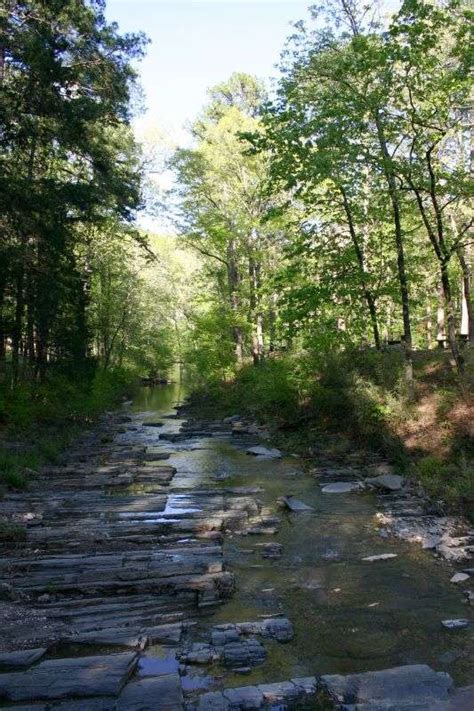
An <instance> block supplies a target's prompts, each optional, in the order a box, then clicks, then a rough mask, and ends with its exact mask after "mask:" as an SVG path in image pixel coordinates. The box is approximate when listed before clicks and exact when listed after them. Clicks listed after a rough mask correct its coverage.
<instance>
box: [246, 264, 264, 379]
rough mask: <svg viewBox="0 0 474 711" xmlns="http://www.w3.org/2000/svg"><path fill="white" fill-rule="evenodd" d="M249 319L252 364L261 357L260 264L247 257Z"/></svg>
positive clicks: (257, 361)
mask: <svg viewBox="0 0 474 711" xmlns="http://www.w3.org/2000/svg"><path fill="white" fill-rule="evenodd" d="M249 280H250V321H251V324H252V357H253V363H254V365H258V364H259V363H261V362H262V359H263V315H262V312H261V308H260V294H259V291H260V264H258V262H257V261H256V260H255V258H254V257H253V256H251V257H249Z"/></svg>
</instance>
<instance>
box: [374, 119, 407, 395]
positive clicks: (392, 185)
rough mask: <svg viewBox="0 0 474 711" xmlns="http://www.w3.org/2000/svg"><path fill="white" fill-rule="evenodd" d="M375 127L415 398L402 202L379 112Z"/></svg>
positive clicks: (405, 343)
mask: <svg viewBox="0 0 474 711" xmlns="http://www.w3.org/2000/svg"><path fill="white" fill-rule="evenodd" d="M375 125H376V127H377V136H378V140H379V145H380V150H381V152H382V157H383V170H384V175H385V180H386V182H387V187H388V192H389V195H390V203H391V206H392V215H393V224H394V234H395V245H396V251H397V271H398V280H399V283H400V296H401V300H402V313H403V330H404V334H403V341H404V348H405V377H406V382H407V385H408V389H409V391H410V395H411V396H413V353H412V347H413V343H412V335H411V317H410V295H409V289H408V277H407V273H406V267H405V249H404V244H403V231H402V222H401V211H400V201H399V195H398V190H397V184H396V181H395V174H394V171H393V167H392V160H391V157H390V153H389V150H388V146H387V140H386V138H385V132H384V127H383V124H382V121H381V119H380V114H379V111H378V110H377V111H376V112H375Z"/></svg>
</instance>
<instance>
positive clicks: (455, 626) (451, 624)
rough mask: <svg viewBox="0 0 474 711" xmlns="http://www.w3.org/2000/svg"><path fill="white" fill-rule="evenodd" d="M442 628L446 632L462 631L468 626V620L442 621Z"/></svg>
mask: <svg viewBox="0 0 474 711" xmlns="http://www.w3.org/2000/svg"><path fill="white" fill-rule="evenodd" d="M441 624H442V625H443V627H446V629H448V630H463V629H465V628H466V627H468V626H469V620H465V619H457V620H443V621H442V622H441Z"/></svg>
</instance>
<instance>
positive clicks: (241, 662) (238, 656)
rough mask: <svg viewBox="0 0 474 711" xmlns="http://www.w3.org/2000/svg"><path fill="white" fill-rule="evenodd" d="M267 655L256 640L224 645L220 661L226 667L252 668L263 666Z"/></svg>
mask: <svg viewBox="0 0 474 711" xmlns="http://www.w3.org/2000/svg"><path fill="white" fill-rule="evenodd" d="M266 656H267V653H266V651H265V647H263V645H262V644H261V643H260V642H259V641H258V640H257V639H248V640H243V641H238V642H229V643H228V644H226V645H224V649H223V653H222V661H223V663H224V665H225V666H226V667H230V668H232V667H247V666H250V667H254V666H258V665H259V664H263V663H264V661H265V659H266Z"/></svg>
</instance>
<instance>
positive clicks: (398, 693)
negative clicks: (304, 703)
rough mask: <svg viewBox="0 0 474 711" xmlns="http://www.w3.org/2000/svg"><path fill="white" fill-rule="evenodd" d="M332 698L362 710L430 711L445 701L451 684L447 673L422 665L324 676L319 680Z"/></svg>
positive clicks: (447, 698)
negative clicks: (415, 710)
mask: <svg viewBox="0 0 474 711" xmlns="http://www.w3.org/2000/svg"><path fill="white" fill-rule="evenodd" d="M321 681H322V683H323V684H324V686H325V687H326V688H327V689H328V691H329V692H330V694H331V695H332V696H333V698H334V699H335V700H336V701H337V702H338V703H341V704H353V705H354V706H351V707H350V708H354V709H355V708H357V709H364V711H371V710H373V711H381V709H389V710H391V711H398V710H399V711H402V710H404V709H409V708H413V709H415V708H416V709H417V710H418V709H419V710H420V711H431V709H435V708H436V704H440V703H443V702H447V701H448V700H449V691H450V689H451V688H452V685H453V682H452V679H451V677H450V676H449V674H446V673H445V672H435V671H433V670H432V669H431V668H430V667H429V666H427V665H425V664H414V665H410V666H404V667H395V668H393V669H386V670H384V671H376V672H366V673H363V674H349V675H347V676H342V675H339V674H334V675H327V676H323V677H322V678H321Z"/></svg>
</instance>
